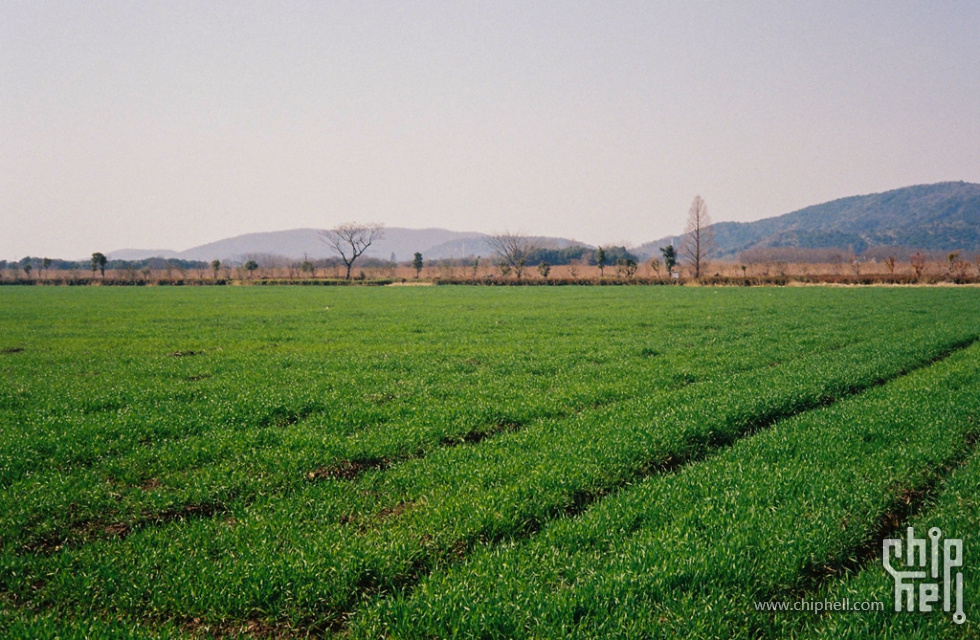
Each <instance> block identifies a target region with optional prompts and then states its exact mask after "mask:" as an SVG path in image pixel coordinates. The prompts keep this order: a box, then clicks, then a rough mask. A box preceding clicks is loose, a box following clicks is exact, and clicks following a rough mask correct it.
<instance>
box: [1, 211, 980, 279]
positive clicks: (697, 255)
mask: <svg viewBox="0 0 980 640" xmlns="http://www.w3.org/2000/svg"><path fill="white" fill-rule="evenodd" d="M320 237H321V239H322V241H323V242H324V243H325V244H326V245H327V246H328V247H329V248H330V249H331V251H332V252H333V253H334V254H336V256H337V260H338V262H339V265H342V269H343V271H344V278H345V279H347V280H350V279H351V277H352V276H351V272H352V270H353V267H354V265H355V263H356V262H357V261H358V259H359V258H361V257H362V256H363V255H364V253H365V252H366V251H367V250H368V248H370V247H371V246H372V245H373V244H374V243H375V242H377V241H378V240H381V239H383V238H384V226H383V225H381V224H375V223H369V224H362V223H357V222H347V223H343V224H340V225H337V226H336V227H333V228H332V229H328V230H325V231H322V232H320ZM487 244H488V245H489V246H490V249H491V250H492V251H493V253H494V254H495V258H496V260H497V262H496V264H495V265H493V266H496V267H497V268H498V269H499V270H500V274H501V276H503V277H507V276H509V275H510V274H513V275H514V276H515V278H516V279H518V280H520V279H521V278H522V277H523V276H524V274H525V271H526V269H527V268H528V267H536V268H537V270H538V273H539V274H540V275H541V276H542V277H544V278H547V277H548V275H549V273H550V271H551V267H552V266H553V265H554V264H590V265H595V266H597V267H598V268H599V275H600V277H603V276H604V275H605V268H606V267H607V266H610V267H615V269H616V274H617V276H620V277H626V278H632V277H633V276H634V275H635V274H636V273H637V270H638V268H639V262H638V260H637V258H636V257H635V256H633V255H632V254H630V253H629V252H628V251H627V250H626V249H625V247H602V246H600V247H598V248H597V249H592V248H590V247H587V246H584V245H574V246H569V247H563V248H555V247H544V246H540V245H539V243H538V242H537V241H536V239H535V238H533V237H530V236H527V235H524V234H520V233H511V232H509V231H507V232H504V233H496V234H493V235H491V236H489V237H488V238H487ZM716 248H717V246H716V244H715V240H714V236H713V233H712V228H711V219H710V217H709V215H708V208H707V205H706V204H705V202H704V199H703V198H701V196H696V197H695V198H694V201H693V202H692V203H691V206H690V208H689V209H688V214H687V224H686V228H685V233H684V236H683V239H682V242H681V243H680V246H679V248H675V247H674V246H673V245H667V246H664V247H660V256H661V257H660V258H655V259H653V260H651V261H650V267H651V269H652V270H653V272H654V273H656V274H659V273H660V270H661V267H663V269H665V270H666V272H667V274H668V277H670V276H674V275H675V269H677V268H678V267H679V266H681V265H682V264H683V266H686V267H687V268H688V269H689V270H690V274H691V275H692V276H693V277H694V278H695V279H701V278H703V277H704V276H706V275H708V274H707V273H706V272H705V271H706V268H707V262H708V260H709V258H711V257H712V255H713V253H714V252H715V250H716ZM753 251H755V252H756V253H759V252H762V253H766V252H769V253H772V252H775V253H779V252H780V251H781V250H780V249H772V250H753ZM790 251H792V250H790ZM766 255H768V253H767V254H766ZM780 255H781V254H780ZM834 255H836V254H834ZM755 257H759V258H760V259H759V260H755ZM762 257H763V256H762V254H761V253H760V255H759V256H754V254H753V256H749V255H747V254H746V255H745V256H744V258H743V260H742V262H743V265H742V266H741V269H742V272H743V273H744V272H745V271H746V266H745V264H744V263H745V262H749V263H755V262H763V263H766V264H769V263H771V262H773V261H772V260H769V259H767V260H762V259H761V258H762ZM740 258H742V256H740ZM152 260H154V259H151V261H152ZM156 260H159V259H156ZM372 260H373V261H374V262H378V261H377V260H376V259H369V261H372ZM479 260H480V259H479V258H476V259H475V260H474V261H473V265H472V266H473V273H474V274H476V271H477V269H476V267H477V265H478V264H479ZM908 260H909V262H910V264H911V266H912V270H913V272H914V274H915V276H916V277H917V278H918V277H920V276H921V275H922V273H923V270H924V269H925V264H926V261H927V257H926V256H925V255H924V254H921V253H913V254H911V256H909V258H908ZM113 262H115V263H116V264H115V268H116V269H117V270H118V269H120V268H122V269H123V270H125V271H126V272H128V273H129V274H130V276H133V275H134V274H135V272H136V269H137V266H136V264H134V263H128V262H122V263H121V264H120V261H113ZM143 262H146V261H143ZM318 262H319V263H320V266H324V265H323V263H324V262H328V261H318ZM851 262H853V263H855V264H856V260H855V259H854V258H853V257H852V258H851ZM182 263H183V264H182ZM783 263H784V261H782V260H780V259H778V257H777V258H776V259H775V262H774V264H777V265H778V264H783ZM838 263H839V264H844V261H837V262H832V264H838ZM108 264H110V261H109V260H108V259H107V257H106V256H105V255H104V254H102V253H100V252H96V253H93V254H92V257H91V261H90V263H89V264H88V266H89V267H90V268H91V270H92V275H93V277H94V276H95V273H96V272H97V271H98V272H99V274H100V275H101V277H102V278H105V270H106V266H107V265H108ZM883 264H885V265H886V266H887V268H888V273H889V274H890V275H894V273H895V269H896V265H897V259H896V258H895V256H894V255H889V256H887V258H886V259H885V260H884V261H883ZM8 265H9V268H11V269H18V270H23V271H24V273H25V275H26V276H27V278H28V279H30V276H31V272H32V270H33V269H34V268H35V266H36V267H37V268H38V269H39V270H40V273H41V274H42V277H43V274H44V273H45V272H46V271H47V270H48V269H50V268H52V266H53V267H54V268H59V267H60V268H64V267H65V265H68V268H69V269H70V270H75V269H77V268H78V263H65V262H64V261H53V260H51V259H49V258H43V259H35V258H24V259H23V260H22V261H20V262H19V263H3V262H0V268H2V267H3V266H8ZM175 266H176V269H177V270H178V271H180V273H181V275H182V276H183V275H184V274H185V272H186V270H187V269H188V268H197V269H198V271H199V272H200V273H201V275H202V279H203V272H204V270H205V269H206V268H207V267H210V269H211V271H212V274H213V278H214V279H215V280H217V279H219V271H220V270H221V268H222V267H224V268H225V269H226V271H227V270H228V268H229V267H228V265H223V264H222V263H221V261H219V260H213V261H212V262H211V263H210V264H208V263H197V262H187V261H177V260H167V261H165V262H164V264H163V270H164V271H165V272H166V273H167V274H168V275H167V277H168V279H169V277H170V273H171V270H172V269H173V268H174V267H175ZM968 266H969V262H967V261H966V260H965V259H962V258H960V257H959V252H953V253H951V254H949V256H948V271H949V275H950V276H951V277H954V278H956V277H963V276H964V275H965V274H966V269H967V267H968ZM157 267H158V268H159V265H157ZM317 267H318V265H317V264H316V263H314V262H311V261H310V260H308V259H304V260H303V262H302V264H301V265H299V269H300V270H301V271H302V272H303V273H305V274H308V275H310V276H314V277H315V275H316V270H317ZM411 267H412V268H413V269H414V270H415V277H416V278H418V277H420V275H421V272H422V270H423V268H424V261H423V256H422V254H421V253H420V252H416V253H415V255H414V258H413V260H412V262H411ZM240 268H241V269H242V271H243V274H244V276H245V277H246V278H251V277H252V276H253V274H254V272H255V271H256V270H257V269H259V263H258V262H257V261H256V260H255V259H254V258H249V259H247V260H246V261H245V262H244V264H242V265H241V267H240ZM394 268H395V263H394V256H392V261H391V262H390V263H389V269H390V270H392V273H393V270H394ZM977 268H978V271H980V258H978V267H977ZM150 269H151V266H150V265H149V264H145V265H143V266H142V267H141V270H142V271H143V273H144V274H146V273H147V272H148V271H149V270H150ZM286 269H287V271H288V273H289V277H290V278H292V277H293V274H294V271H293V269H294V267H293V265H292V264H290V265H288V266H287V267H286ZM361 274H362V275H361V277H364V275H363V271H362V272H361ZM573 277H574V275H573ZM131 279H132V278H131Z"/></svg>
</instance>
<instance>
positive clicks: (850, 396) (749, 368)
mask: <svg viewBox="0 0 980 640" xmlns="http://www.w3.org/2000/svg"><path fill="white" fill-rule="evenodd" d="M978 295H980V294H978V293H977V292H975V291H974V290H969V289H948V288H947V289H871V290H831V289H781V290H772V289H712V288H691V289H687V288H684V289H681V288H652V289H651V288H630V287H623V288H620V287H610V288H582V289H578V288H558V289H551V288H531V289H525V288H463V287H460V288H457V287H453V288H441V287H428V288H415V287H404V288H397V287H396V288H373V287H372V288H346V287H344V288H305V287H304V288H275V287H268V288H266V287H262V288H258V287H254V288H253V287H248V288H245V287H242V288H237V287H236V288H230V287H229V288H223V287H207V288H193V289H180V288H147V289H143V288H139V289H123V288H119V289H116V288H91V289H90V288H77V289H76V288H55V287H51V288H47V287H46V288H24V289H20V288H3V289H0V372H2V375H3V380H4V384H3V385H2V387H0V514H2V515H0V632H3V633H5V634H6V635H8V636H10V637H45V636H46V635H48V636H50V637H55V636H59V637H72V634H74V637H86V636H94V637H102V636H105V637H144V636H145V637H157V636H159V637H170V636H172V635H178V636H207V635H209V634H211V635H229V634H234V633H238V632H241V631H242V630H244V631H245V633H246V635H251V636H269V637H276V636H289V635H298V636H302V635H306V634H328V635H329V634H331V633H334V632H342V633H344V634H347V635H354V636H358V635H370V636H375V635H377V634H378V633H384V632H390V633H393V634H394V635H396V636H399V637H418V636H420V635H425V634H434V635H437V636H445V635H453V634H457V635H460V636H476V637H508V636H513V635H527V634H531V635H537V636H551V637H557V636H559V635H566V634H572V635H578V636H581V637H602V636H606V635H610V634H613V635H615V634H627V635H642V636H656V635H658V634H659V635H665V636H666V635H670V634H672V633H685V634H689V635H692V636H694V637H715V636H717V635H724V636H732V637H736V636H741V637H760V636H771V637H781V636H785V635H805V636H812V637H823V635H834V634H837V633H838V632H846V633H852V634H855V635H856V634H858V633H859V631H857V629H859V628H861V627H853V628H852V627H847V628H846V629H843V631H842V628H841V627H840V626H839V625H838V626H833V625H830V624H824V626H819V625H814V624H813V622H814V620H813V619H810V620H807V619H800V618H799V617H794V616H784V617H783V618H782V619H778V618H772V619H770V618H767V617H765V616H762V615H761V614H753V613H752V612H751V611H749V609H747V608H745V607H744V606H743V605H745V603H746V602H747V601H748V599H749V598H750V597H757V596H758V597H762V596H765V597H766V598H776V597H782V596H786V595H787V594H789V595H790V596H793V597H795V596H796V595H798V594H804V595H811V594H812V595H815V594H819V593H824V592H825V591H827V592H832V591H833V590H834V589H835V588H836V589H850V590H852V591H854V590H856V591H860V590H861V589H866V590H867V589H872V587H870V586H865V583H864V582H860V580H861V576H865V575H867V576H871V577H868V578H864V580H870V581H872V582H873V579H874V577H877V578H880V577H881V576H880V575H878V574H879V573H883V572H877V573H876V572H875V571H874V567H873V566H872V564H870V563H869V561H868V560H867V558H864V557H863V556H862V557H860V558H858V559H856V560H855V559H851V556H854V555H855V554H857V555H860V553H862V552H861V550H862V549H863V546H862V545H866V544H867V543H868V540H872V539H874V538H875V536H879V535H880V534H881V533H882V531H881V525H880V517H881V516H882V515H883V514H885V513H892V512H896V509H897V504H898V503H897V502H896V501H897V500H899V499H900V498H901V495H903V494H901V493H900V490H899V488H901V489H902V490H909V491H912V490H916V491H918V490H923V491H924V495H927V496H928V499H925V498H923V501H922V502H923V505H925V506H920V508H918V510H917V511H914V512H913V511H906V512H902V513H901V514H899V515H896V516H895V517H898V518H900V519H901V521H902V522H905V521H906V520H908V521H912V519H913V518H920V517H921V518H927V517H930V516H931V515H933V514H934V511H935V514H941V513H943V511H942V507H941V506H936V507H933V504H934V503H935V504H936V505H941V504H942V500H943V499H946V498H947V497H948V496H949V495H953V494H952V493H950V491H955V489H947V483H952V482H953V480H954V479H955V478H958V477H959V476H960V475H962V474H963V473H967V471H961V470H960V468H959V467H960V465H961V464H966V463H964V460H966V459H967V457H965V456H966V455H967V454H968V453H969V452H970V451H972V444H969V445H965V444H964V443H972V440H971V438H973V437H975V435H976V433H975V430H976V423H975V420H976V415H977V413H978V411H977V407H975V406H974V404H975V402H974V400H973V398H975V397H980V394H977V391H978V389H976V386H977V384H980V377H978V376H977V375H976V374H977V372H976V370H975V365H973V363H974V362H976V361H977V357H976V356H977V349H978V347H977V346H973V345H974V343H975V342H976V340H977V338H978V337H980V319H978V318H977V317H976V314H975V308H976V302H977V296H978ZM896 443H900V444H901V446H896ZM964 452H966V453H964ZM783 455H785V456H788V457H787V458H786V460H788V462H783V461H782V458H781V456H783ZM781 462H783V464H782V465H780V463H781ZM962 468H963V470H967V469H969V466H968V465H967V466H963V467H962ZM828 486H833V487H834V488H835V489H834V491H832V492H829V493H828V492H827V490H826V489H827V487H828ZM951 486H952V485H951ZM817 489H820V491H821V492H820V493H814V492H815V491H816V490H817ZM896 491H899V493H896ZM961 491H962V490H961ZM916 495H918V494H916ZM774 505H775V511H773V510H772V509H773V507H774ZM960 511H964V512H965V510H964V509H960ZM946 512H948V514H949V515H950V516H951V517H956V516H957V514H958V513H959V511H957V507H955V506H953V507H947V508H946ZM896 513H897V512H896ZM935 517H939V516H938V515H936V516H935ZM844 521H846V522H847V526H844V527H841V524H840V523H841V522H844ZM974 522H975V520H974ZM736 524H737V525H738V526H736ZM802 524H805V525H806V526H805V527H804V526H801V525H802ZM956 524H957V523H956V522H954V523H953V524H951V525H950V526H951V529H950V531H953V530H954V529H955V528H956V526H955V525H956ZM968 524H969V521H968V520H961V521H958V525H959V526H960V527H962V526H964V525H968ZM746 530H748V531H749V532H751V533H750V535H749V534H745V531H746ZM787 531H791V532H793V531H795V532H796V534H795V537H794V541H793V544H792V545H789V546H786V545H784V544H779V545H775V546H773V545H774V542H773V541H784V540H785V539H786V535H787V533H786V532H787ZM944 531H946V528H945V527H944ZM719 540H725V541H732V540H734V541H735V542H736V543H737V544H727V543H726V544H724V545H722V544H720V543H719ZM695 541H697V542H696V544H697V545H698V547H697V548H698V549H703V550H704V552H703V553H699V554H694V553H693V552H692V551H691V548H692V547H691V545H692V544H695ZM967 544H969V543H967ZM739 545H741V546H739ZM656 549H666V550H670V556H671V558H673V562H674V564H675V565H678V566H680V567H681V568H682V569H676V567H675V568H671V567H666V569H665V565H664V564H663V554H662V553H659V552H656V553H655V552H654V551H653V550H656ZM760 549H765V550H766V553H762V552H761V551H760ZM967 554H969V548H968V549H967ZM968 557H969V555H968ZM658 563H660V564H658ZM821 563H823V564H821ZM824 565H830V566H837V567H839V568H840V570H841V571H842V572H844V573H846V574H847V577H845V578H840V577H837V576H836V574H824V573H821V570H820V567H821V566H824ZM878 566H879V569H880V564H879V565H878ZM678 571H679V573H678ZM970 575H972V574H970ZM852 576H853V577H852ZM852 581H853V582H852ZM868 584H871V583H870V582H869V583H868ZM855 585H856V586H855ZM886 586H887V585H886ZM515 606H520V610H519V611H518V610H515V608H514V607H515ZM705 611H709V612H710V613H709V614H708V615H705V613H704V612H705ZM651 612H656V615H653V614H652V613H651ZM770 616H771V614H770ZM874 619H875V620H878V618H874ZM928 619H929V620H933V618H931V617H930V618H928ZM144 620H145V621H148V622H145V623H140V621H144ZM820 620H823V619H820ZM867 620H872V618H871V617H869V618H868V619H867ZM630 621H632V622H630ZM694 621H697V622H694ZM874 624H877V625H878V627H876V628H877V629H878V630H879V631H882V632H883V633H886V634H887V633H891V634H892V635H893V636H894V637H901V631H900V630H903V629H906V626H903V625H910V624H911V625H914V624H917V623H914V622H909V621H908V620H907V617H906V618H903V617H902V616H899V615H892V616H884V617H881V619H880V620H879V621H878V622H876V623H874ZM928 624H932V623H931V622H930V623H928ZM935 624H941V621H936V622H935ZM916 628H917V627H916ZM924 628H930V629H931V627H924ZM922 633H925V632H924V631H923V632H922Z"/></svg>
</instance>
